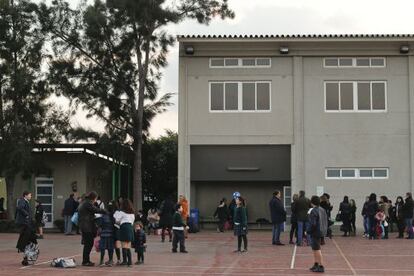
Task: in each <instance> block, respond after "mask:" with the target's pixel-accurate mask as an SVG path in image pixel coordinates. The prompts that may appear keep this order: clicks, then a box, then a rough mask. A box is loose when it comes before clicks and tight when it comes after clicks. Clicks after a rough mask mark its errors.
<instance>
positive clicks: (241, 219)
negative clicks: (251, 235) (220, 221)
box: [233, 207, 247, 227]
mask: <svg viewBox="0 0 414 276" xmlns="http://www.w3.org/2000/svg"><path fill="white" fill-rule="evenodd" d="M233 222H234V223H240V226H241V227H247V211H246V207H236V209H234V215H233Z"/></svg>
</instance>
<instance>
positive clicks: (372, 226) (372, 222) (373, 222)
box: [368, 216, 377, 239]
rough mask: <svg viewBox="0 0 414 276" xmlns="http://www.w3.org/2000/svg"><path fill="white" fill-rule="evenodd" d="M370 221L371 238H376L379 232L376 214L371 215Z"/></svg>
mask: <svg viewBox="0 0 414 276" xmlns="http://www.w3.org/2000/svg"><path fill="white" fill-rule="evenodd" d="M368 223H369V238H370V239H376V238H377V232H376V231H375V227H376V226H377V220H376V219H375V216H369V217H368Z"/></svg>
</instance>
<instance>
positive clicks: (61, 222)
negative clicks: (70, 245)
mask: <svg viewBox="0 0 414 276" xmlns="http://www.w3.org/2000/svg"><path fill="white" fill-rule="evenodd" d="M53 223H54V224H55V226H56V228H57V229H59V230H60V232H61V233H63V232H65V221H64V220H63V219H57V220H55V221H54V222H53Z"/></svg>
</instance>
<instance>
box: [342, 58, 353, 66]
mask: <svg viewBox="0 0 414 276" xmlns="http://www.w3.org/2000/svg"><path fill="white" fill-rule="evenodd" d="M339 66H344V67H351V66H352V58H340V59H339Z"/></svg>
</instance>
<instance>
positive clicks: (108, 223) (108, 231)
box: [98, 202, 115, 266]
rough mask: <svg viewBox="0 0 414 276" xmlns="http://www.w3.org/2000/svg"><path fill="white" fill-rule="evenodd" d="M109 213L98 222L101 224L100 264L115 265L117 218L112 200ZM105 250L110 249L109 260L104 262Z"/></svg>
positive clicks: (109, 204)
mask: <svg viewBox="0 0 414 276" xmlns="http://www.w3.org/2000/svg"><path fill="white" fill-rule="evenodd" d="M108 213H109V214H104V215H102V216H101V217H100V218H99V219H98V224H99V226H100V230H101V231H100V237H101V239H100V240H99V250H100V252H101V260H100V262H99V266H104V265H105V266H113V264H114V262H113V256H114V243H115V241H114V232H115V229H114V228H115V227H114V223H115V219H114V217H113V214H114V206H113V204H112V202H109V203H108ZM105 250H108V256H109V260H108V261H107V262H105V263H104V257H105Z"/></svg>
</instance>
